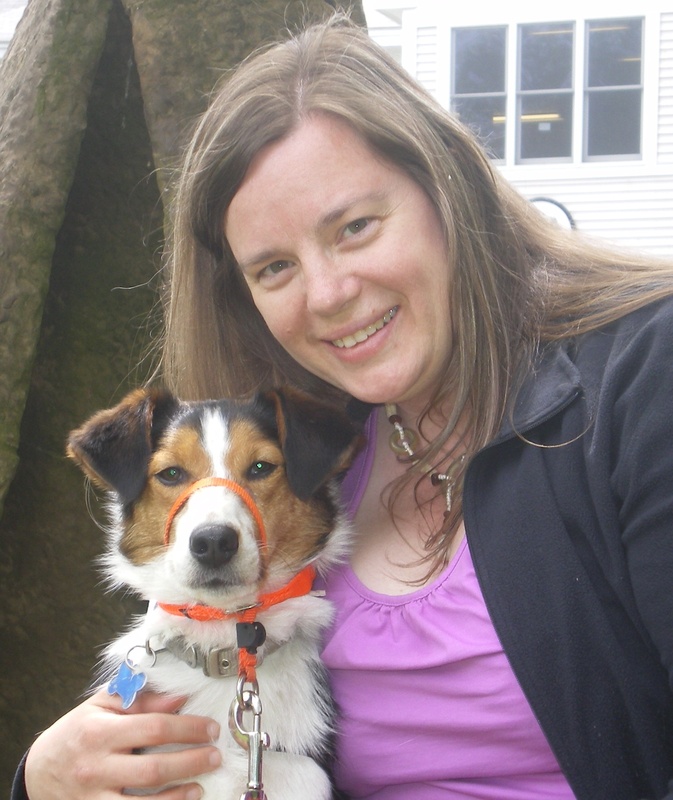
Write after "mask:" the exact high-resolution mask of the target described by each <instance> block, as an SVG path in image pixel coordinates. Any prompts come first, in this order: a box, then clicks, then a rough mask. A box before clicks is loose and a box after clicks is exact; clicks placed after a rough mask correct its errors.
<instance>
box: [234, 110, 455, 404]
mask: <svg viewBox="0 0 673 800" xmlns="http://www.w3.org/2000/svg"><path fill="white" fill-rule="evenodd" d="M225 235H226V237H227V240H228V242H229V245H230V247H231V249H232V252H233V253H234V255H235V258H236V260H237V262H238V264H239V268H240V269H241V271H242V273H243V276H244V278H245V280H246V282H247V284H248V286H249V288H250V292H251V294H252V298H253V301H254V303H255V305H256V306H257V308H258V310H259V311H260V313H261V314H262V316H263V317H264V320H265V322H266V324H267V325H268V327H269V330H270V331H271V333H272V334H273V336H274V337H275V338H276V339H277V340H278V341H279V342H280V344H281V345H282V346H283V347H284V348H285V349H286V350H287V351H288V353H289V354H290V355H291V356H292V357H293V358H294V359H295V360H296V361H298V362H299V363H300V364H301V365H302V366H303V367H305V368H306V369H308V370H309V371H310V372H312V373H314V374H315V375H318V376H319V377H321V378H323V379H324V380H326V381H328V382H329V383H332V384H333V385H335V386H337V387H339V388H341V389H343V390H344V391H346V392H348V393H349V394H351V395H353V396H354V397H358V398H359V399H361V400H365V401H368V402H373V403H382V402H386V401H394V402H404V401H412V400H418V401H421V402H425V401H426V400H427V399H428V398H429V397H430V395H431V394H432V393H433V392H434V390H435V389H436V388H437V386H438V384H439V382H440V381H441V379H442V375H443V373H444V370H445V367H446V363H447V361H448V358H449V354H450V348H451V337H450V329H451V326H450V319H449V285H450V268H449V265H448V263H447V255H446V244H445V240H444V235H443V230H442V226H441V225H440V223H439V219H438V216H437V213H436V211H435V208H434V206H433V205H432V203H431V202H430V200H429V198H428V197H427V195H426V194H425V192H424V191H423V190H422V189H421V188H420V187H419V186H418V184H416V182H415V181H413V180H412V179H411V178H410V177H409V176H408V175H407V174H406V173H405V172H404V171H402V170H401V169H399V168H397V167H395V166H394V165H393V164H392V163H390V162H388V161H386V160H384V159H383V158H381V157H380V156H379V155H377V154H376V153H375V152H374V151H372V150H371V149H370V148H369V146H368V145H367V144H366V143H365V142H364V140H363V139H362V138H361V137H360V136H359V135H358V134H357V133H356V132H355V131H354V130H353V128H351V127H350V126H349V125H348V124H346V123H344V122H342V121H341V120H337V119H334V118H331V117H329V116H327V115H317V116H313V117H311V118H309V119H308V120H307V121H305V122H304V123H302V124H301V125H300V127H299V128H297V129H296V130H295V131H293V133H291V134H290V135H289V136H288V137H287V138H285V139H282V140H281V141H279V142H276V143H274V144H271V145H269V146H268V147H267V148H266V149H264V150H262V151H261V152H260V154H259V155H258V156H257V157H256V158H255V159H254V160H253V162H252V164H251V166H250V169H249V170H248V173H247V175H246V177H245V179H244V181H243V183H242V185H241V187H240V188H239V190H238V192H237V193H236V195H235V196H234V199H233V200H232V202H231V204H230V206H229V209H228V211H227V214H226V217H225Z"/></svg>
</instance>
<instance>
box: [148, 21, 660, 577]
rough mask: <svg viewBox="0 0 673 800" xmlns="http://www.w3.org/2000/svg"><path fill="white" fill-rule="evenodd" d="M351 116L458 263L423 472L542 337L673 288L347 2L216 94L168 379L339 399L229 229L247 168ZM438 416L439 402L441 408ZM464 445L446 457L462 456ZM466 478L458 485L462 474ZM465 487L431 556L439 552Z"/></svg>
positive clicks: (493, 402)
mask: <svg viewBox="0 0 673 800" xmlns="http://www.w3.org/2000/svg"><path fill="white" fill-rule="evenodd" d="M318 113H320V114H332V115H335V116H337V117H339V118H340V119H341V120H343V121H345V122H347V123H348V124H349V125H351V126H352V128H353V129H354V130H355V131H356V132H357V133H358V134H359V135H360V136H361V137H362V139H363V140H364V141H365V142H366V143H367V144H368V146H369V147H370V148H371V149H372V150H373V151H374V152H376V153H377V154H379V155H380V156H381V157H383V158H384V159H387V160H389V161H390V162H392V163H394V164H395V165H397V166H398V167H400V168H401V169H403V170H405V171H406V172H407V173H408V175H409V176H410V177H411V178H413V180H415V181H416V182H417V183H418V184H419V185H420V186H421V187H422V188H423V189H424V191H425V192H426V193H427V195H428V196H429V198H430V199H431V201H432V202H433V204H434V206H435V208H436V209H437V213H438V216H439V219H440V221H441V223H442V225H443V227H444V232H445V235H446V242H447V249H448V258H449V261H448V263H447V269H448V268H449V264H452V265H453V270H454V273H453V274H454V276H455V277H454V280H453V284H452V288H451V297H450V303H451V320H450V322H449V321H448V320H447V333H449V331H448V326H449V325H450V326H451V331H450V335H451V338H452V341H453V342H454V348H453V352H452V355H451V362H450V364H449V366H448V369H447V371H446V376H445V381H444V384H443V385H442V386H441V387H439V389H438V391H437V394H436V396H435V398H434V399H433V402H432V403H431V406H432V407H433V408H439V407H440V406H441V404H442V402H443V401H444V400H445V399H446V398H447V397H448V396H449V395H450V396H451V399H452V403H453V411H452V414H451V416H450V418H449V419H448V420H446V421H445V422H446V424H445V429H444V433H443V435H442V436H440V437H439V438H438V439H437V440H436V441H435V442H434V443H433V444H432V445H431V446H430V447H429V448H428V450H427V452H426V453H425V454H424V459H423V461H422V462H421V463H420V464H419V465H418V466H417V467H416V468H415V469H414V470H411V472H412V473H414V472H415V473H416V477H417V476H418V475H419V474H420V473H421V472H422V471H424V470H427V467H428V465H429V464H434V462H435V461H437V459H438V454H439V452H440V451H441V450H442V449H443V447H445V445H446V442H447V440H448V438H449V437H450V436H451V435H452V433H453V432H454V429H455V426H456V424H457V422H458V420H459V419H461V420H462V421H463V422H464V421H465V420H466V419H467V421H468V427H467V436H466V438H465V441H464V442H463V446H465V444H467V447H468V452H476V451H477V450H478V449H480V448H481V447H483V446H484V445H485V444H486V443H487V442H488V441H489V440H491V439H492V438H493V436H494V435H495V433H496V432H497V430H498V428H499V426H500V424H501V422H502V419H503V416H504V414H505V413H506V408H507V403H508V399H509V398H510V395H511V392H512V389H513V387H515V386H516V385H517V383H518V382H519V380H520V379H521V377H522V375H523V374H524V373H525V371H526V370H527V369H528V368H529V366H530V363H531V359H532V358H533V355H534V352H535V350H536V348H537V347H538V346H539V344H540V342H544V341H549V340H553V339H559V338H566V337H568V336H575V335H578V334H580V333H583V332H585V331H588V330H591V329H592V328H595V327H598V326H600V325H603V324H605V323H607V322H609V321H611V320H613V319H616V318H618V317H620V316H622V315H624V314H625V313H627V312H628V311H630V310H633V309H635V308H637V307H639V306H642V305H645V304H646V303H648V302H650V301H652V300H654V299H656V298H659V297H662V296H665V295H669V294H671V293H673V267H672V266H671V265H670V264H661V265H652V263H651V259H645V258H643V257H639V256H637V255H635V254H629V255H625V254H623V253H622V254H616V253H615V252H614V251H611V250H609V249H608V248H604V247H602V246H599V245H598V244H596V243H591V242H589V241H587V240H585V239H584V238H582V237H581V235H580V234H578V233H577V232H566V231H563V230H561V229H560V228H558V226H556V225H554V224H553V223H551V222H549V221H547V220H546V219H545V218H544V217H542V215H540V214H539V213H538V212H537V211H536V210H535V209H534V208H533V207H532V206H531V204H530V203H528V202H527V201H526V200H524V199H523V198H522V197H521V196H520V195H519V194H518V193H517V192H516V191H515V190H514V189H513V188H512V187H511V186H510V185H509V184H508V183H507V182H506V181H505V180H504V179H502V178H501V177H500V176H499V174H498V173H497V172H496V171H495V170H494V169H493V168H492V166H491V163H490V162H489V160H488V158H487V156H486V154H485V152H484V151H483V149H482V148H481V146H480V145H479V144H478V143H477V141H476V140H475V138H474V136H473V135H472V133H471V132H470V131H468V130H467V129H466V128H465V127H464V126H463V125H462V124H461V123H460V122H459V121H458V120H457V118H456V117H455V116H453V115H452V114H450V113H449V112H447V111H445V110H444V109H443V108H441V107H440V106H439V104H438V103H437V102H436V101H435V100H434V99H433V98H432V97H431V96H430V95H428V94H427V93H426V92H425V91H424V90H423V89H422V88H421V87H419V86H418V85H417V84H416V83H415V82H414V81H413V80H412V79H411V78H410V77H409V76H408V74H407V73H406V72H405V71H404V70H403V69H402V68H401V67H400V66H399V65H398V64H396V63H395V62H394V61H393V60H392V59H391V58H390V57H389V56H388V55H387V54H386V53H385V52H384V51H383V50H382V49H381V48H379V47H378V46H377V45H376V44H375V43H374V42H373V41H372V40H371V39H370V38H369V36H368V35H367V33H366V32H365V31H364V30H362V29H360V28H358V27H357V26H355V25H354V24H352V23H351V22H350V21H349V20H348V19H347V18H346V17H344V16H343V15H340V14H336V15H335V16H334V17H333V18H331V19H330V20H328V21H327V22H324V23H319V24H316V25H312V26H310V27H308V28H306V29H305V30H303V31H301V32H300V33H298V34H296V35H292V36H290V37H289V38H288V39H287V40H286V41H283V42H282V43H277V44H274V45H271V46H269V47H267V48H265V49H263V50H261V51H259V52H257V53H255V54H253V55H252V56H250V57H249V58H248V59H247V60H246V61H245V62H244V63H243V64H242V65H241V66H240V67H239V68H238V69H237V70H236V71H235V72H234V73H233V74H232V75H231V76H230V77H229V78H228V79H226V80H225V81H224V82H223V84H222V86H221V87H220V88H219V89H218V91H217V92H216V94H215V95H214V99H213V101H212V103H211V105H210V108H209V109H208V111H207V112H206V113H205V115H204V116H203V117H202V119H201V120H200V123H199V125H198V128H197V130H196V132H195V134H194V137H193V140H192V143H191V145H190V147H189V150H188V152H187V155H186V159H185V163H184V167H183V169H182V171H181V177H180V180H179V185H178V190H177V193H176V200H175V207H174V230H173V244H172V251H171V255H170V263H169V265H168V275H169V287H170V290H169V292H168V295H167V297H168V301H167V306H166V337H165V345H164V352H163V364H162V366H163V372H164V378H165V380H166V381H167V382H168V383H169V385H171V387H172V388H173V389H174V390H175V391H176V392H177V393H178V394H181V395H182V396H184V397H191V398H198V397H210V396H220V395H246V394H249V393H250V392H252V391H254V390H256V389H258V388H260V387H265V386H268V385H270V384H277V383H289V384H292V385H294V386H298V387H300V388H303V389H305V390H308V391H310V392H315V393H318V394H322V395H328V396H331V397H332V398H333V399H337V400H341V401H343V400H345V399H346V398H342V397H339V396H338V395H337V394H336V390H334V389H333V387H330V386H328V385H327V384H325V383H324V382H322V381H320V380H319V379H317V378H316V377H315V376H313V375H311V374H310V373H308V372H307V371H306V370H304V369H303V368H302V367H300V366H299V365H298V364H297V363H296V362H295V361H294V360H293V359H292V358H291V357H290V356H289V355H288V354H287V353H286V352H285V351H284V350H283V349H282V348H281V347H280V346H279V345H278V343H277V342H276V341H275V340H274V338H273V337H272V336H271V334H270V332H269V330H268V329H267V327H266V325H265V323H264V320H263V319H262V317H261V316H260V314H259V313H258V312H257V310H256V308H255V306H254V304H253V303H252V300H251V297H250V294H249V292H248V289H247V287H246V285H245V282H244V281H243V279H242V276H241V275H240V272H239V270H238V269H237V267H236V263H235V260H234V258H233V256H232V254H231V251H230V249H229V246H228V243H227V241H226V239H225V237H224V232H223V224H224V215H225V212H226V209H227V208H228V205H229V203H230V202H231V200H232V198H233V196H234V195H235V194H236V191H237V190H238V188H239V186H240V185H241V183H242V181H243V179H244V177H245V174H246V171H247V169H248V166H249V165H250V163H251V161H252V159H253V158H254V157H255V156H256V155H257V154H258V153H259V152H260V150H261V149H262V148H263V147H265V146H267V145H268V144H270V143H272V142H275V141H279V140H281V139H282V138H284V137H286V136H288V135H289V134H290V133H291V132H292V131H293V130H294V129H295V128H296V127H297V126H298V125H299V124H300V123H301V122H302V121H303V120H305V119H306V118H307V117H308V116H310V115H311V114H318ZM427 412H430V413H431V412H432V408H428V409H427ZM450 457H451V454H449V455H448V456H446V458H450ZM462 472H464V465H463V468H462V471H461V474H460V475H459V476H458V488H460V484H461V483H462ZM459 498H460V493H459V492H458V502H456V503H454V507H453V510H452V514H451V516H450V518H449V519H448V520H447V522H446V524H445V528H444V529H443V530H442V531H439V532H437V533H436V535H434V536H432V537H431V538H430V540H429V544H428V548H429V549H428V554H429V555H428V559H429V560H430V561H432V562H433V563H436V561H437V559H439V560H441V558H442V553H443V552H444V548H445V542H446V541H447V540H448V538H450V535H451V534H452V533H453V532H454V531H455V530H456V529H457V526H458V524H459V523H460V517H461V513H462V512H461V504H460V499H459Z"/></svg>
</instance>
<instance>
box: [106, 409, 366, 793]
mask: <svg viewBox="0 0 673 800" xmlns="http://www.w3.org/2000/svg"><path fill="white" fill-rule="evenodd" d="M204 431H205V436H204V439H205V442H204V446H205V448H206V450H207V452H208V454H209V456H210V458H211V461H212V462H213V472H214V473H215V474H217V475H219V476H221V477H228V475H227V474H226V463H225V455H226V450H227V448H228V441H229V440H228V435H227V430H226V421H225V420H222V418H221V417H219V419H218V415H214V414H213V415H210V416H209V418H208V419H207V420H206V424H205V425H204ZM332 493H333V496H334V497H336V490H335V489H332ZM337 507H338V506H337ZM112 518H113V522H114V528H115V530H113V531H112V532H111V534H112V535H111V537H110V540H109V543H110V548H109V552H108V554H107V556H106V557H105V561H104V564H105V569H106V572H107V575H108V578H109V580H110V583H112V584H113V585H117V586H121V585H127V586H130V587H132V588H133V589H135V590H136V591H137V592H138V593H139V594H141V595H142V596H143V597H145V598H152V597H155V598H156V597H159V598H161V600H162V601H163V602H168V603H184V602H190V603H194V602H201V603H205V604H207V605H215V606H217V607H218V608H227V609H229V610H233V609H236V608H240V607H242V606H244V605H246V604H248V603H249V602H251V601H254V599H255V594H254V589H253V588H250V586H253V587H254V585H255V582H256V581H257V580H258V576H259V574H260V555H259V552H258V548H257V539H256V536H255V533H256V531H255V523H254V521H253V520H252V518H251V515H250V513H249V511H248V509H247V507H246V506H245V504H244V503H243V502H242V501H241V499H240V498H239V497H238V496H236V495H235V494H234V493H233V492H231V491H228V490H227V489H226V488H223V487H207V488H203V489H199V490H198V491H197V492H196V493H195V494H194V495H192V496H191V497H190V499H189V500H188V501H187V503H186V504H185V506H184V507H183V509H182V510H181V511H180V513H179V514H178V516H177V517H176V521H175V523H174V538H173V540H172V541H171V544H170V546H168V547H167V548H166V549H165V550H164V551H163V552H162V553H161V554H160V555H159V556H158V557H157V558H155V559H154V560H153V561H152V562H150V563H146V564H142V565H137V564H134V563H132V562H130V561H129V560H127V559H126V558H124V557H123V555H122V554H121V553H120V551H119V548H118V542H119V540H120V536H121V526H122V519H121V514H120V513H119V511H118V510H117V511H116V512H115V513H113V515H112ZM204 522H221V523H228V524H231V525H232V526H234V527H236V528H237V529H238V530H239V531H240V543H239V550H238V552H237V553H236V556H235V558H234V559H232V564H231V566H228V567H227V571H228V572H227V574H228V575H229V577H230V579H231V587H230V588H229V589H227V588H225V589H223V588H222V587H220V588H219V589H218V590H214V589H213V590H211V589H209V588H208V587H205V588H202V589H199V590H198V596H195V589H194V580H195V576H197V575H198V569H197V566H196V565H195V563H194V559H193V558H192V557H191V555H190V552H189V546H188V543H189V536H190V533H191V531H192V530H193V529H194V528H195V527H196V526H197V525H200V524H202V523H204ZM336 522H337V524H336V526H335V529H334V530H333V532H332V534H331V535H330V537H329V539H328V541H327V543H326V546H325V549H324V550H323V552H322V553H320V554H319V555H318V556H317V558H316V560H315V563H314V566H315V567H316V568H317V569H318V570H319V571H320V572H324V571H325V570H326V569H327V568H329V567H330V566H331V565H333V564H334V563H336V562H337V561H339V560H341V558H342V557H343V556H344V554H345V552H346V550H347V548H348V544H349V541H350V528H349V526H348V524H347V523H346V521H345V518H344V517H343V516H342V515H341V514H338V516H337V520H336ZM271 566H273V565H271ZM270 571H271V572H272V570H270ZM331 618H332V609H331V606H330V604H329V603H328V602H327V601H326V600H325V599H324V598H321V597H318V596H315V595H312V594H311V595H307V596H305V597H299V598H293V599H291V600H287V601H285V602H283V603H282V604H280V605H277V606H274V607H272V608H270V609H268V610H267V611H265V612H261V613H260V614H259V615H258V621H259V622H261V623H262V624H263V625H264V627H265V629H266V632H267V642H269V641H270V642H273V643H274V644H280V645H281V646H280V647H279V648H278V649H276V650H275V651H273V652H271V653H270V654H269V655H268V657H266V658H265V657H264V655H265V649H266V645H265V646H263V647H262V648H261V649H260V651H259V657H260V662H261V664H260V666H259V667H258V669H257V677H258V683H259V696H260V700H261V703H262V717H261V723H262V730H263V731H265V732H266V733H268V734H269V737H270V742H271V744H270V749H269V750H265V751H264V755H263V773H262V775H263V783H264V791H265V792H266V794H267V796H268V797H269V800H329V798H331V796H332V789H331V786H330V781H329V779H328V777H327V775H326V774H325V772H324V771H323V769H322V768H321V767H320V766H319V765H318V764H317V763H316V762H315V761H314V760H313V759H312V758H310V757H308V756H307V755H306V753H316V752H317V753H318V754H319V755H321V756H325V755H326V754H327V753H326V745H327V740H328V738H329V736H330V733H331V720H332V709H331V703H330V702H329V699H328V698H327V696H326V694H325V691H324V688H322V690H321V687H322V686H323V684H322V680H324V679H322V675H323V673H322V666H321V664H320V642H321V635H322V632H323V630H324V629H325V628H326V626H327V625H329V623H330V621H331ZM235 624H236V621H235V620H224V621H217V622H206V623H201V622H197V621H194V620H189V619H186V618H184V617H181V616H173V615H170V614H168V613H166V612H165V611H163V610H162V609H160V608H159V607H156V606H152V605H151V606H150V610H149V611H148V613H147V615H146V616H144V617H142V618H140V619H139V620H138V621H137V623H136V624H135V625H134V627H133V628H132V629H131V630H130V631H129V632H127V633H126V634H124V635H123V636H121V637H120V638H119V639H118V640H116V641H115V642H113V643H112V644H111V645H110V646H109V647H108V648H107V650H106V654H105V659H104V665H103V668H104V672H105V674H106V675H107V676H108V677H110V676H111V675H112V674H113V673H115V672H116V670H117V668H118V667H119V665H120V664H121V663H122V662H123V661H124V660H125V659H127V658H128V660H129V661H131V662H133V663H134V664H137V667H138V669H139V670H141V671H143V672H145V673H146V674H147V676H148V682H147V687H148V688H151V689H153V690H155V691H159V692H164V693H168V694H174V695H181V696H188V698H189V699H188V700H187V702H186V704H185V706H184V707H183V708H182V710H181V713H188V714H199V715H203V716H208V717H212V718H214V719H216V720H217V721H218V722H219V723H220V725H221V728H222V732H221V736H220V739H219V741H218V742H217V744H218V746H219V748H220V750H221V752H222V756H223V765H222V767H221V768H220V769H218V770H217V771H216V772H215V773H212V774H208V775H204V776H202V777H201V778H200V779H199V783H201V785H202V787H203V789H204V797H205V800H239V798H240V797H241V795H242V794H243V793H244V792H245V790H246V784H247V776H248V756H247V753H246V752H245V751H244V750H243V749H242V748H241V747H240V746H239V745H238V744H237V742H236V741H235V740H234V738H233V737H232V735H231V733H230V731H229V720H230V707H231V705H232V702H233V701H234V700H235V698H236V684H237V678H236V677H230V678H212V677H206V676H205V675H204V674H203V672H202V670H201V669H200V668H192V667H190V666H188V665H187V664H186V663H184V662H183V661H181V660H180V659H178V658H177V657H175V656H174V655H172V654H171V653H169V652H168V651H166V650H162V648H163V645H164V643H165V642H167V641H169V640H172V639H176V638H178V637H183V638H184V639H185V640H186V641H187V642H188V643H189V644H193V645H195V646H196V647H198V648H199V649H200V650H201V651H203V652H207V651H208V650H210V649H211V648H215V647H226V648H234V647H235V645H236V634H235ZM147 645H149V648H150V649H151V650H152V651H155V652H156V653H157V654H156V657H155V656H153V655H150V654H148V650H147ZM246 719H249V716H248V717H246ZM277 751H287V752H277ZM130 792H131V793H133V790H132V788H131V789H130Z"/></svg>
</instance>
